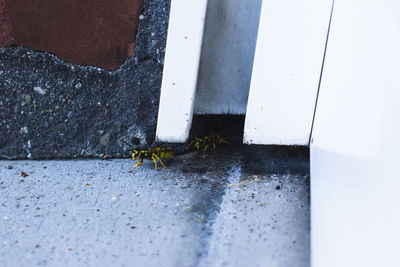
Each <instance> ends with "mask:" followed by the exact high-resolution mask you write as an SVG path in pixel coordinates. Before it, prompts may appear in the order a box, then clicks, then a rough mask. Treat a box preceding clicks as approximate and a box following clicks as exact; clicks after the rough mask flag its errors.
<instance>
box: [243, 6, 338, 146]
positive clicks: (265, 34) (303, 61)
mask: <svg viewBox="0 0 400 267" xmlns="http://www.w3.org/2000/svg"><path fill="white" fill-rule="evenodd" d="M331 6H332V0H264V1H263V4H262V8H261V16H260V25H259V31H258V40H257V47H256V53H255V59H254V65H253V75H252V79H251V86H250V93H249V99H248V104H247V113H246V122H245V133H244V142H245V143H248V144H286V145H308V142H309V138H310V132H311V126H312V120H313V114H314V108H315V100H316V95H317V91H318V84H319V78H320V73H321V67H322V60H323V56H324V48H325V42H326V37H327V32H328V26H329V19H330V13H331Z"/></svg>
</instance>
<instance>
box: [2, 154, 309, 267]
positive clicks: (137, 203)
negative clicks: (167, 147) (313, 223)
mask: <svg viewBox="0 0 400 267" xmlns="http://www.w3.org/2000/svg"><path fill="white" fill-rule="evenodd" d="M165 163H166V164H167V166H168V169H166V170H164V169H163V170H160V171H158V172H157V171H156V170H155V169H154V164H153V163H152V162H150V161H145V163H144V164H143V165H141V166H139V167H138V168H137V169H136V170H135V171H134V172H133V173H129V170H130V169H131V167H132V166H133V161H132V160H129V159H114V160H74V161H60V160H54V161H0V215H1V217H0V262H1V265H2V266H9V267H13V266H18V267H19V266H272V267H274V266H300V267H301V266H309V242H310V237H309V233H310V229H309V224H310V220H309V217H310V210H309V160H308V154H307V153H305V152H304V151H301V150H300V151H299V150H297V149H295V148H288V149H278V148H274V147H272V148H267V147H257V148H253V147H251V148H246V147H242V148H240V149H230V148H229V149H223V150H220V149H218V150H217V153H216V154H215V155H214V154H210V155H209V156H207V157H205V158H203V157H202V156H201V154H199V153H196V152H192V153H188V154H185V155H181V156H177V157H176V158H174V159H171V160H168V161H165ZM23 172H25V173H26V174H27V175H28V176H26V175H25V174H24V173H23ZM23 176H25V177H23Z"/></svg>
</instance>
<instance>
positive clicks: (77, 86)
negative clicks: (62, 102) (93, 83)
mask: <svg viewBox="0 0 400 267" xmlns="http://www.w3.org/2000/svg"><path fill="white" fill-rule="evenodd" d="M81 88H82V83H81V82H78V83H77V84H75V89H77V90H79V89H81Z"/></svg>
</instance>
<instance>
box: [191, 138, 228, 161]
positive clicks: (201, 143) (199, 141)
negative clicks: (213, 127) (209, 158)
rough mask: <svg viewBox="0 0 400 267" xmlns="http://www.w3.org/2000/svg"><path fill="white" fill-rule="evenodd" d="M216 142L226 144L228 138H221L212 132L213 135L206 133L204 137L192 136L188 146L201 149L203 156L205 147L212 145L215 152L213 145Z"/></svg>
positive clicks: (215, 144) (214, 145) (205, 150)
mask: <svg viewBox="0 0 400 267" xmlns="http://www.w3.org/2000/svg"><path fill="white" fill-rule="evenodd" d="M217 144H228V145H230V143H229V142H228V140H226V139H225V138H223V137H222V136H220V135H217V134H213V135H207V136H204V137H194V138H193V140H192V141H191V142H190V143H189V145H188V148H190V147H194V148H196V149H198V150H203V156H204V155H205V154H206V152H207V149H208V148H210V147H212V148H213V150H214V152H215V147H216V146H217Z"/></svg>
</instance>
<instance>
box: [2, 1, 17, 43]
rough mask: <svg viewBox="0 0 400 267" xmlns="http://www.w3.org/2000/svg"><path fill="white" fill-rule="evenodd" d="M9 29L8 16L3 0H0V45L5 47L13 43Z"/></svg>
mask: <svg viewBox="0 0 400 267" xmlns="http://www.w3.org/2000/svg"><path fill="white" fill-rule="evenodd" d="M11 29H12V27H11V21H10V16H9V15H8V12H7V9H6V5H5V1H4V0H0V47H6V46H9V45H12V44H13V43H14V40H13V37H12V35H11Z"/></svg>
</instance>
